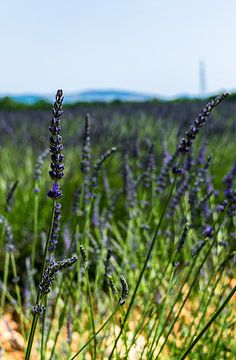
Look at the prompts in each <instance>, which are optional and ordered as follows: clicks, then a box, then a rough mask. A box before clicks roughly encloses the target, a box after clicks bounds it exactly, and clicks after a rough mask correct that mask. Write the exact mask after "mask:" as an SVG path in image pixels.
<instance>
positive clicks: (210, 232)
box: [203, 225, 214, 237]
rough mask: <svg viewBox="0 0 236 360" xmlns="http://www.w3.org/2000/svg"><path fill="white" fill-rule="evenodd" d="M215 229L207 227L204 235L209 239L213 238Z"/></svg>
mask: <svg viewBox="0 0 236 360" xmlns="http://www.w3.org/2000/svg"><path fill="white" fill-rule="evenodd" d="M213 231H214V229H213V227H212V226H211V225H208V226H206V228H205V229H204V231H203V235H205V236H207V237H212V236H213Z"/></svg>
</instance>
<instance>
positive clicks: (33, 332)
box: [25, 201, 56, 360]
mask: <svg viewBox="0 0 236 360" xmlns="http://www.w3.org/2000/svg"><path fill="white" fill-rule="evenodd" d="M55 206H56V202H55V201H53V205H52V214H51V222H50V227H49V231H48V237H47V242H46V245H45V249H44V254H43V262H42V268H41V274H40V281H41V280H42V276H43V273H44V270H45V267H46V260H47V253H48V247H49V242H50V238H51V234H52V227H53V221H54V214H55ZM39 299H40V290H39V289H38V293H37V300H36V304H38V303H39ZM38 318H39V315H38V314H37V313H34V317H33V322H32V325H31V329H30V335H29V340H28V345H27V349H26V355H25V360H29V359H30V354H31V350H32V346H33V342H34V335H35V330H36V326H37V322H38Z"/></svg>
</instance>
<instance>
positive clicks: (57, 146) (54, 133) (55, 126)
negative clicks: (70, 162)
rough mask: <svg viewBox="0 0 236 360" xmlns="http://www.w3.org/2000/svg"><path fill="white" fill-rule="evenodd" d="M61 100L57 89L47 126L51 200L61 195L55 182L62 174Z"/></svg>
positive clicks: (49, 195) (61, 96) (49, 193)
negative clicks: (51, 181)
mask: <svg viewBox="0 0 236 360" xmlns="http://www.w3.org/2000/svg"><path fill="white" fill-rule="evenodd" d="M62 102H63V92H62V90H58V91H57V94H56V101H55V103H54V106H53V109H52V114H53V117H52V119H51V125H50V126H49V130H50V132H51V136H50V152H51V160H52V162H51V170H50V171H49V175H50V177H51V179H52V180H54V184H53V186H52V188H51V189H50V190H49V191H48V197H50V198H51V199H53V200H57V199H59V198H61V197H62V192H61V191H60V188H59V185H58V184H57V182H58V181H59V180H60V179H61V178H62V177H63V176H64V172H63V170H64V165H63V163H62V161H63V159H64V155H63V154H62V153H61V152H62V150H63V145H62V144H61V141H62V136H61V135H60V132H61V125H60V117H61V115H62V113H63V110H62Z"/></svg>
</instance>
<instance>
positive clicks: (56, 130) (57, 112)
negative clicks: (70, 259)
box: [25, 90, 64, 360]
mask: <svg viewBox="0 0 236 360" xmlns="http://www.w3.org/2000/svg"><path fill="white" fill-rule="evenodd" d="M62 102H63V92H62V90H58V91H57V94H56V100H55V102H54V106H53V109H52V115H53V116H52V119H51V124H50V126H49V130H50V133H51V136H50V152H51V160H52V162H51V170H50V171H49V175H50V177H51V179H52V180H53V185H52V188H51V189H50V190H49V191H48V194H47V195H48V197H49V198H51V199H52V200H53V203H52V213H51V220H50V226H49V230H48V236H47V241H46V245H45V249H44V254H43V261H42V267H41V274H40V284H41V283H42V281H43V275H44V272H45V268H46V260H47V255H48V249H49V244H50V239H51V236H52V229H53V223H54V217H55V210H56V200H58V199H60V198H61V197H62V191H61V190H60V187H59V184H58V181H59V180H60V179H61V178H62V177H63V175H64V173H63V170H64V165H63V163H62V161H63V159H64V156H63V155H62V153H61V152H62V150H63V145H62V144H61V140H62V136H61V135H60V132H61V125H60V117H61V115H62V113H63V110H62ZM44 302H45V295H44V294H42V293H41V291H40V287H38V292H37V299H36V305H35V306H34V317H33V322H32V325H31V330H30V335H29V339H28V345H27V349H26V356H25V359H26V360H28V359H30V354H31V351H32V346H33V341H34V336H35V331H36V327H37V322H38V319H39V316H40V315H41V314H43V312H44V310H45V306H44Z"/></svg>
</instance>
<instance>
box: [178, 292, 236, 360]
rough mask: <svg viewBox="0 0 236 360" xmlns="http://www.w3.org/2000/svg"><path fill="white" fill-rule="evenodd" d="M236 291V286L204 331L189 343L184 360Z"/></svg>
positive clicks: (182, 358)
mask: <svg viewBox="0 0 236 360" xmlns="http://www.w3.org/2000/svg"><path fill="white" fill-rule="evenodd" d="M235 292H236V286H235V287H234V288H233V289H232V290H231V291H230V293H229V295H228V296H227V298H226V299H225V301H224V302H223V304H222V305H221V306H220V307H219V309H218V310H217V311H216V312H215V314H214V315H213V316H212V317H211V319H210V320H209V321H208V322H207V324H206V325H205V326H204V328H203V329H202V331H200V333H199V334H198V336H197V337H196V339H195V340H194V341H193V342H192V343H191V344H190V345H189V347H188V348H187V350H186V351H185V352H184V353H183V355H182V356H181V358H180V360H184V359H185V358H186V357H187V356H188V354H189V353H190V352H191V351H192V349H193V348H194V346H195V345H196V344H197V343H198V341H199V340H200V339H201V337H202V336H203V335H204V334H205V332H206V331H207V330H208V329H209V327H210V326H211V324H212V323H213V322H214V321H215V320H216V318H217V317H218V316H219V315H220V313H221V311H222V310H224V308H225V306H226V305H227V304H228V302H229V301H230V299H231V298H232V297H233V295H234V294H235Z"/></svg>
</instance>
